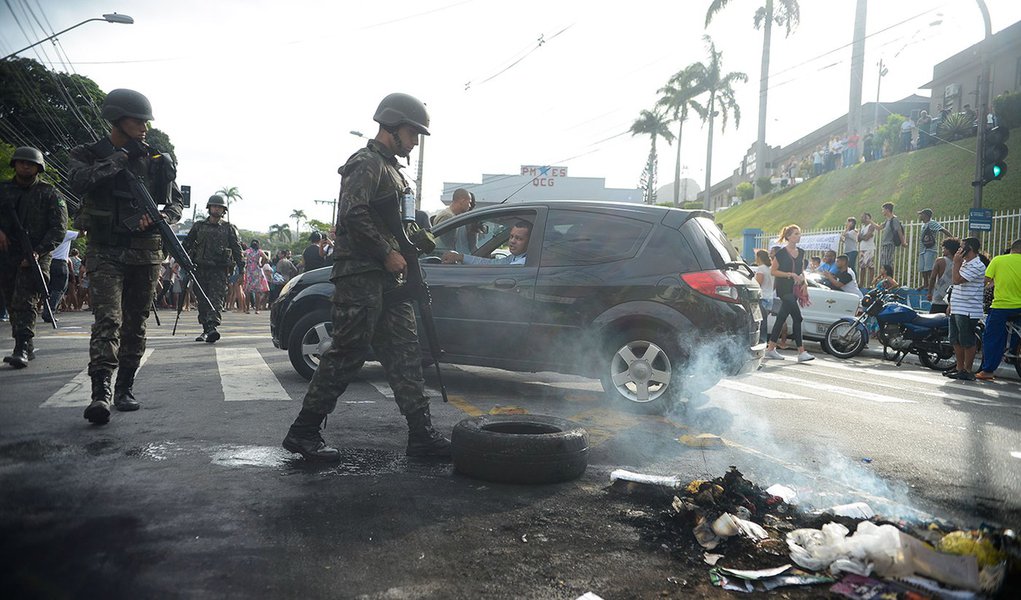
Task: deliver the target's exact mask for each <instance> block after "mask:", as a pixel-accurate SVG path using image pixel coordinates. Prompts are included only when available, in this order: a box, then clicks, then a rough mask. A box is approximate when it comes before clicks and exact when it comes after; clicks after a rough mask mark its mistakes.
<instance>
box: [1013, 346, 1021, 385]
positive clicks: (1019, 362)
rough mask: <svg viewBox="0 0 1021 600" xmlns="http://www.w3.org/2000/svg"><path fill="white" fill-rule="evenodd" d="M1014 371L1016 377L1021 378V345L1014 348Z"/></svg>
mask: <svg viewBox="0 0 1021 600" xmlns="http://www.w3.org/2000/svg"><path fill="white" fill-rule="evenodd" d="M1013 363H1014V370H1015V371H1017V376H1018V377H1021V343H1018V345H1017V346H1015V347H1014V360H1013Z"/></svg>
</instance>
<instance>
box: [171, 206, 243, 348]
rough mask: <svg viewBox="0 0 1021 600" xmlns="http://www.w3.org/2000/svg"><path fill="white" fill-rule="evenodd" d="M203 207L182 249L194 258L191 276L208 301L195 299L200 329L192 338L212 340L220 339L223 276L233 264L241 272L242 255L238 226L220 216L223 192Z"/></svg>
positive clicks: (211, 341)
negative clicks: (203, 215)
mask: <svg viewBox="0 0 1021 600" xmlns="http://www.w3.org/2000/svg"><path fill="white" fill-rule="evenodd" d="M206 210H208V211H209V218H208V219H206V220H205V221H199V222H198V223H195V224H194V225H192V227H191V231H189V232H188V237H187V238H186V239H185V240H184V249H185V250H187V251H188V254H189V255H190V256H191V258H192V260H193V261H195V266H196V267H197V269H196V272H195V277H196V278H197V279H198V282H199V285H200V286H202V289H203V290H204V291H205V292H206V296H208V297H209V302H210V303H211V304H212V305H211V306H207V305H206V303H205V302H199V324H201V325H202V333H201V334H200V335H199V336H198V337H197V338H195V341H196V342H206V343H209V344H212V343H215V342H216V340H218V339H220V332H219V331H217V330H216V328H217V327H219V326H220V311H221V310H223V302H224V298H225V297H226V295H227V276H228V275H230V273H231V269H232V268H233V267H234V265H237V267H238V269H239V270H240V271H241V272H244V267H245V262H244V261H245V258H244V249H243V248H242V247H241V240H240V236H239V235H238V228H237V227H235V226H234V225H231V224H230V223H228V222H226V221H224V220H223V215H225V214H226V213H227V203H226V202H225V201H224V199H223V196H218V195H213V196H210V197H209V201H208V202H207V203H206Z"/></svg>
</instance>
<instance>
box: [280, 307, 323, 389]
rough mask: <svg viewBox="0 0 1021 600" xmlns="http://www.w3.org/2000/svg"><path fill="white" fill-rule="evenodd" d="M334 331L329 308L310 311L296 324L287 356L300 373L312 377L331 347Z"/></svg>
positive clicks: (292, 330) (306, 377)
mask: <svg viewBox="0 0 1021 600" xmlns="http://www.w3.org/2000/svg"><path fill="white" fill-rule="evenodd" d="M332 333H333V321H332V319H331V318H330V311H328V310H317V311H315V312H312V313H309V314H307V315H305V316H304V317H302V318H300V319H298V322H297V323H295V324H294V328H293V329H291V339H290V341H289V342H288V344H287V356H288V358H290V359H291V366H293V367H294V370H295V371H297V372H298V374H299V375H301V376H302V377H304V378H305V379H312V375H313V374H314V373H315V372H316V369H318V368H319V357H320V356H322V355H323V353H324V352H326V351H327V350H329V348H330V342H331V334H332Z"/></svg>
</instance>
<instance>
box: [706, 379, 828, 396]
mask: <svg viewBox="0 0 1021 600" xmlns="http://www.w3.org/2000/svg"><path fill="white" fill-rule="evenodd" d="M716 388H724V389H728V390H732V391H735V392H742V393H745V394H751V395H753V396H761V397H762V398H769V399H771V400H807V399H808V398H806V397H805V396H798V395H797V394H788V393H787V392H781V391H778V390H773V389H770V388H767V387H762V386H758V385H750V384H747V383H741V382H740V381H734V380H732V379H724V380H722V381H720V382H719V383H717V384H716V387H714V388H713V390H715V389H716ZM713 390H709V393H712V391H713Z"/></svg>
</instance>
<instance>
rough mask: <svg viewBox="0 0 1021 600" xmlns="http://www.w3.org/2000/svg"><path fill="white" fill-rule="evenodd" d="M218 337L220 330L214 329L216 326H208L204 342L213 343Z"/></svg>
mask: <svg viewBox="0 0 1021 600" xmlns="http://www.w3.org/2000/svg"><path fill="white" fill-rule="evenodd" d="M218 339H220V332H219V331H217V330H216V327H210V328H209V331H207V332H206V343H207V344H215V343H216V340H218Z"/></svg>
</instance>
